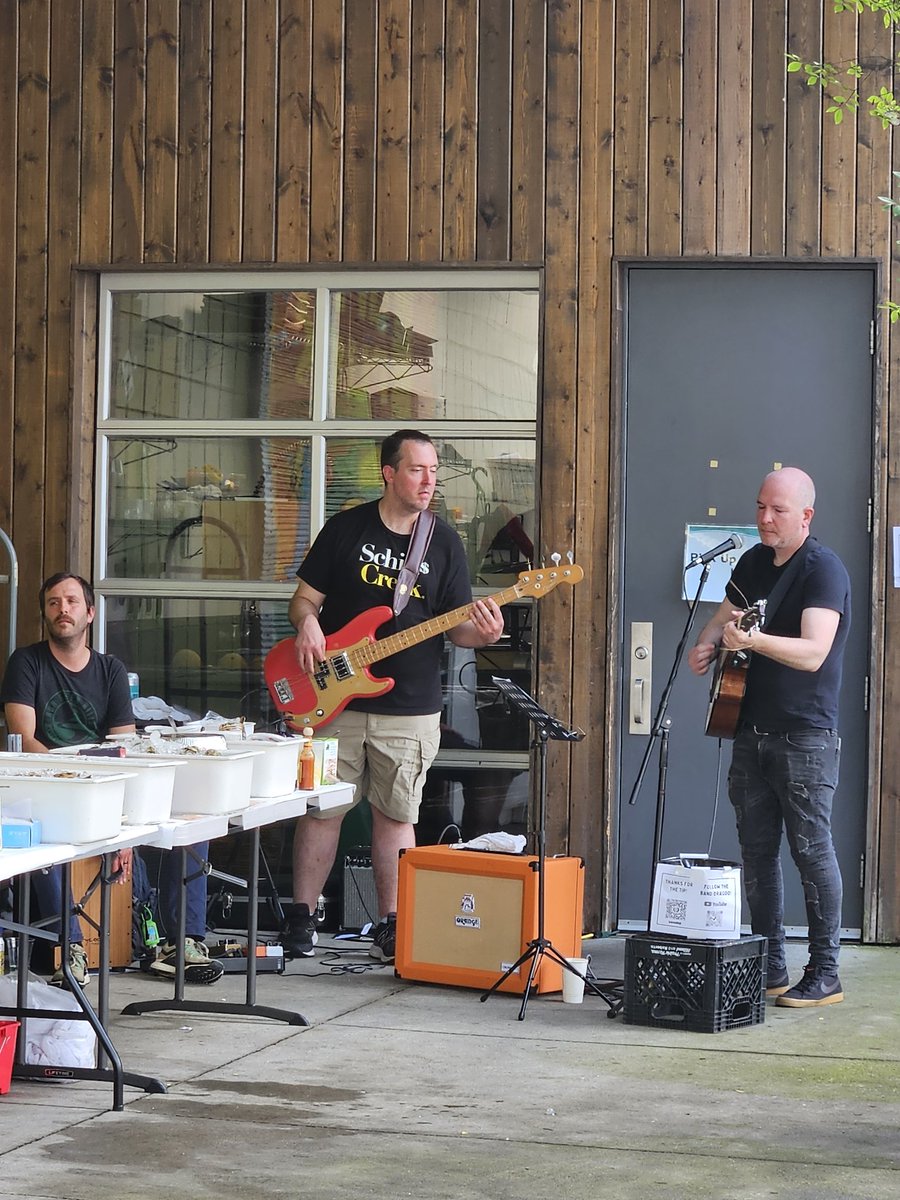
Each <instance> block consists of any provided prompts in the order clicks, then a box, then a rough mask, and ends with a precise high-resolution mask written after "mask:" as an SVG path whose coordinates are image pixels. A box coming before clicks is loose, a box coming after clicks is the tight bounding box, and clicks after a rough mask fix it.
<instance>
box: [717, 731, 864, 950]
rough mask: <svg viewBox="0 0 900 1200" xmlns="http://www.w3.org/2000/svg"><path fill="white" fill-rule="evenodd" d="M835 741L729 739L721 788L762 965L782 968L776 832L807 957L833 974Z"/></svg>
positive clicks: (805, 736) (748, 734) (837, 893)
mask: <svg viewBox="0 0 900 1200" xmlns="http://www.w3.org/2000/svg"><path fill="white" fill-rule="evenodd" d="M839 764H840V739H839V737H838V735H837V733H836V732H835V731H834V730H829V729H806V730H802V731H798V732H795V733H757V732H756V730H754V729H742V730H741V731H740V732H739V733H738V735H737V737H736V738H735V740H734V752H733V755H732V759H731V770H730V771H729V775H728V791H729V796H730V798H731V803H732V804H733V806H734V809H735V814H736V817H737V830H738V838H739V840H740V844H741V854H742V857H743V865H744V886H745V888H746V892H747V903H748V905H749V908H750V918H751V922H752V929H753V932H754V933H757V934H762V935H763V936H765V937H767V938H768V939H769V970H770V971H779V970H781V969H782V968H783V967H784V884H783V880H782V874H781V859H780V856H779V852H780V849H781V835H782V830H784V832H785V833H786V834H787V839H788V845H789V847H790V851H791V857H792V858H793V860H794V862H795V864H796V866H797V869H798V871H799V872H800V879H801V881H802V883H803V894H804V897H805V899H806V915H807V921H808V924H809V958H810V963H811V964H812V965H814V966H816V967H820V968H821V969H822V970H824V971H827V972H829V973H836V972H837V962H838V952H839V948H840V928H841V898H842V885H841V872H840V868H839V867H838V861H837V856H836V854H835V851H834V844H833V842H832V837H831V807H832V801H833V799H834V790H835V788H836V787H837V781H838V771H839Z"/></svg>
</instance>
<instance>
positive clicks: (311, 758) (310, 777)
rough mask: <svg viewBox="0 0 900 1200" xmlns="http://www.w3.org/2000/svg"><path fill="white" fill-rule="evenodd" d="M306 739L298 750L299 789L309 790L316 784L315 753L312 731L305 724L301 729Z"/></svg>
mask: <svg viewBox="0 0 900 1200" xmlns="http://www.w3.org/2000/svg"><path fill="white" fill-rule="evenodd" d="M303 736H304V738H305V739H306V740H305V741H304V743H303V749H302V750H301V751H300V759H299V762H300V791H301V792H311V791H312V790H313V789H314V788H315V786H316V754H315V751H314V750H313V744H312V736H313V731H312V729H311V728H310V727H309V725H307V726H306V727H305V728H304V730H303Z"/></svg>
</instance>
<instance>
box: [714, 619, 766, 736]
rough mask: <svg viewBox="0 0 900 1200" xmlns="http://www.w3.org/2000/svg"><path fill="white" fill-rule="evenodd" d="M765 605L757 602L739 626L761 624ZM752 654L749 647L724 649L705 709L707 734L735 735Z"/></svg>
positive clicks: (750, 626)
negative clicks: (707, 706) (707, 705)
mask: <svg viewBox="0 0 900 1200" xmlns="http://www.w3.org/2000/svg"><path fill="white" fill-rule="evenodd" d="M763 611H764V609H763V606H762V605H761V604H754V605H753V607H752V608H748V609H747V611H746V612H744V613H742V614H741V616H740V617H739V618H738V622H737V626H738V629H743V630H744V631H745V632H746V631H747V630H748V629H756V628H757V626H759V625H761V624H762V620H763ZM751 657H752V655H751V653H750V651H749V650H727V649H721V650H720V651H719V654H718V660H717V662H716V666H715V670H714V672H713V678H712V683H711V684H710V688H709V708H708V709H707V711H706V733H707V736H708V737H715V738H733V737H734V735H735V733H736V732H737V727H738V720H739V719H740V715H741V705H742V704H743V702H744V693H745V692H746V690H747V671H748V669H749V667H750V659H751Z"/></svg>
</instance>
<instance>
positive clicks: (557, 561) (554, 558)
mask: <svg viewBox="0 0 900 1200" xmlns="http://www.w3.org/2000/svg"><path fill="white" fill-rule="evenodd" d="M550 561H551V562H552V563H553V565H554V567H558V566H559V564H560V563H561V562H562V555H561V554H558V553H557V552H556V551H554V552H553V553H552V554H551V555H550Z"/></svg>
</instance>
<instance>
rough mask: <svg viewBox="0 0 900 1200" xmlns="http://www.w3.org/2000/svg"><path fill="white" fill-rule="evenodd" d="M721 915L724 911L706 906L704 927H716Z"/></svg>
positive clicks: (720, 921)
mask: <svg viewBox="0 0 900 1200" xmlns="http://www.w3.org/2000/svg"><path fill="white" fill-rule="evenodd" d="M723 916H724V913H721V912H720V911H719V910H718V909H715V908H708V909H707V910H706V927H707V929H718V928H719V927H720V926H721V924H722V917H723Z"/></svg>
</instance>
